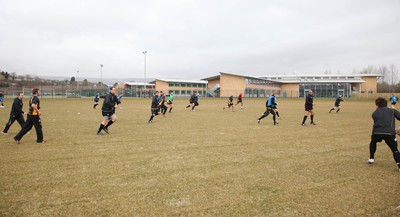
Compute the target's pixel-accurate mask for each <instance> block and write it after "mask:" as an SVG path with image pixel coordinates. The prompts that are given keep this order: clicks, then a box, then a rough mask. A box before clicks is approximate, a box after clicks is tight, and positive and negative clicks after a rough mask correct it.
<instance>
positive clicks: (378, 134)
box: [368, 97, 400, 171]
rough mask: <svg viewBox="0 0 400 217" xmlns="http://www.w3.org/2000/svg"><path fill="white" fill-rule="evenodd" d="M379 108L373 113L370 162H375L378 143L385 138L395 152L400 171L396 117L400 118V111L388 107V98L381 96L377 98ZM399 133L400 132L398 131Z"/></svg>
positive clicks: (376, 102)
mask: <svg viewBox="0 0 400 217" xmlns="http://www.w3.org/2000/svg"><path fill="white" fill-rule="evenodd" d="M375 105H376V107H377V109H376V110H375V111H374V113H372V119H373V120H374V126H373V129H372V136H371V143H370V144H369V153H370V156H369V159H368V163H369V164H373V163H374V162H375V152H376V143H378V142H382V140H385V143H386V144H387V145H388V146H389V148H390V150H391V151H392V153H393V158H394V161H395V162H396V164H397V167H398V168H399V171H400V153H399V150H398V149H397V140H396V129H395V119H397V120H400V112H399V111H397V110H395V109H391V108H388V107H387V100H386V99H384V98H382V97H379V98H377V99H376V100H375ZM397 133H399V132H397Z"/></svg>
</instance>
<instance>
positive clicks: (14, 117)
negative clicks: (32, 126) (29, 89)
mask: <svg viewBox="0 0 400 217" xmlns="http://www.w3.org/2000/svg"><path fill="white" fill-rule="evenodd" d="M23 99H24V94H23V93H18V95H17V97H15V99H14V102H13V105H12V107H11V112H10V119H9V120H8V122H7V124H6V126H5V127H4V130H3V134H4V135H7V134H8V129H10V127H11V125H12V124H13V123H14V121H18V123H19V125H20V126H21V129H22V128H23V127H24V124H25V120H24V114H26V113H25V112H24V111H23V110H22V107H23V106H24V103H23V102H22V100H23Z"/></svg>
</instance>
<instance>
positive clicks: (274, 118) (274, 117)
mask: <svg viewBox="0 0 400 217" xmlns="http://www.w3.org/2000/svg"><path fill="white" fill-rule="evenodd" d="M272 119H273V120H274V124H275V123H276V115H274V116H273V117H272Z"/></svg>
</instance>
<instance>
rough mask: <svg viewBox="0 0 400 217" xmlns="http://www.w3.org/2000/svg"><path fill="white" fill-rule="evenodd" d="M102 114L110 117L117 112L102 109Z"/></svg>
mask: <svg viewBox="0 0 400 217" xmlns="http://www.w3.org/2000/svg"><path fill="white" fill-rule="evenodd" d="M101 114H102V115H103V117H109V118H110V117H111V116H113V114H115V112H114V111H112V112H105V111H102V112H101Z"/></svg>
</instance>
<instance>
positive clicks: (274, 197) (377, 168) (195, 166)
mask: <svg viewBox="0 0 400 217" xmlns="http://www.w3.org/2000/svg"><path fill="white" fill-rule="evenodd" d="M333 101H334V100H333V99H330V100H326V99H315V102H316V103H317V106H316V108H315V111H316V112H317V113H316V117H315V121H316V123H317V124H318V125H317V126H307V127H301V126H300V123H301V120H302V117H303V100H302V99H278V102H279V103H280V104H279V109H280V113H281V116H282V119H280V120H278V121H279V122H280V124H279V125H278V126H273V125H272V118H271V117H267V118H265V119H264V120H263V121H262V122H261V124H260V125H259V124H257V123H256V119H257V118H258V117H259V116H260V114H261V113H262V112H263V111H264V110H265V108H264V105H265V99H245V101H244V102H245V109H243V110H237V111H236V112H231V111H228V110H222V106H223V105H224V104H225V102H226V99H202V100H201V101H200V106H199V107H198V109H197V110H196V112H191V111H189V110H184V109H183V108H184V106H185V105H186V104H187V99H182V100H179V99H177V100H175V104H174V105H175V108H174V109H173V113H171V114H168V117H166V118H164V117H161V116H158V117H156V118H155V121H154V123H153V124H147V120H148V118H149V115H150V109H149V106H150V100H143V99H124V102H123V104H122V106H123V108H124V109H123V110H118V111H117V115H118V118H119V120H118V122H117V123H115V124H114V125H113V126H112V127H111V128H110V131H111V134H110V135H105V136H97V135H96V130H97V129H98V126H99V123H100V121H101V115H100V111H99V109H97V110H93V109H92V108H91V106H92V100H91V99H42V107H43V109H42V112H43V116H42V120H43V126H44V134H45V139H47V140H48V142H47V143H46V144H36V143H35V135H34V134H35V133H34V132H35V131H34V130H33V131H32V134H31V135H27V136H25V137H24V138H23V140H22V143H21V144H20V145H17V144H15V143H14V142H13V139H12V137H13V135H15V134H16V133H17V131H18V130H19V126H18V124H15V125H13V126H12V127H11V129H10V135H8V136H1V137H0V150H1V151H0V165H1V166H0V216H133V215H135V216H160V215H161V216H164V215H166V216H174V215H183V216H196V215H201V216H243V215H245V216H395V215H400V209H399V210H397V209H395V208H396V207H397V206H399V205H400V197H399V196H398V195H399V193H400V184H399V178H400V177H399V176H400V174H399V172H398V171H397V169H396V166H395V163H394V161H393V159H392V155H391V152H390V150H389V148H388V147H386V145H384V144H380V145H379V146H378V152H377V155H376V161H375V162H376V163H375V164H374V165H368V164H367V163H366V161H367V159H368V156H369V149H368V144H369V138H370V137H369V135H370V132H371V127H372V121H371V113H372V112H373V110H374V109H375V108H374V105H373V101H372V100H368V101H367V100H347V101H346V102H344V103H343V109H342V110H341V112H340V113H339V114H328V113H327V111H328V109H329V108H330V107H331V106H332V105H333ZM25 103H27V102H25ZM10 104H11V101H10V100H9V101H6V105H7V106H8V105H10ZM78 112H79V113H80V115H78V114H77V113H78ZM0 114H1V115H0V127H3V125H4V124H5V122H6V120H7V119H8V114H9V107H6V108H4V109H2V110H0ZM308 122H309V120H308Z"/></svg>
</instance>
